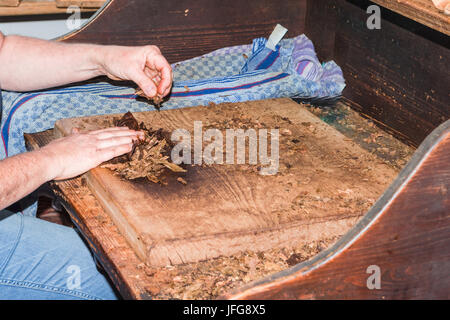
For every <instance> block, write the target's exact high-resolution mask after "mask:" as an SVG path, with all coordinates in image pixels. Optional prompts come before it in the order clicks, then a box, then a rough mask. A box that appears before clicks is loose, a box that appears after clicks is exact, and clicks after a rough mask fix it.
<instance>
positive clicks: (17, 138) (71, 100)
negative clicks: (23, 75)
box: [0, 35, 345, 159]
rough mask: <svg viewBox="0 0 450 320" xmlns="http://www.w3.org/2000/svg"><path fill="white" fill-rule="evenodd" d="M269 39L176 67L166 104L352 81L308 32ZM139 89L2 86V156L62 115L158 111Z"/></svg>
mask: <svg viewBox="0 0 450 320" xmlns="http://www.w3.org/2000/svg"><path fill="white" fill-rule="evenodd" d="M266 41H267V40H266V39H264V38H257V39H255V40H253V43H252V44H250V45H242V46H234V47H227V48H223V49H219V50H216V51H213V52H211V53H208V54H206V55H203V56H201V57H196V58H193V59H190V60H186V61H183V62H180V63H176V64H174V65H172V68H173V73H174V83H173V88H172V93H171V96H170V98H169V100H168V101H166V102H165V103H164V104H163V106H162V107H163V109H174V108H182V107H190V106H198V105H208V104H209V103H210V102H214V103H222V102H241V101H249V100H260V99H268V98H280V97H291V98H301V99H305V100H308V101H311V99H313V100H314V99H316V100H323V99H333V98H336V97H339V96H340V95H341V93H342V90H343V89H344V87H345V81H344V78H343V75H342V71H341V69H340V68H339V66H337V65H336V64H335V63H334V62H333V61H330V62H327V63H324V64H321V63H320V62H319V61H318V59H317V57H316V54H315V51H314V46H313V44H312V42H311V41H310V40H309V39H308V38H307V37H306V36H305V35H300V36H298V37H295V38H292V39H285V40H281V41H280V43H279V44H278V45H277V47H276V50H275V51H272V50H270V49H267V48H266V47H265V43H266ZM134 91H135V89H134V88H132V87H130V86H125V85H123V86H117V85H112V84H110V83H107V82H98V83H89V84H84V85H73V86H67V87H64V88H56V89H51V90H44V91H38V92H30V93H18V92H8V91H3V111H2V117H1V128H0V135H1V142H0V159H3V158H5V157H8V156H12V155H15V154H18V153H21V152H24V151H25V144H24V138H23V134H24V133H34V132H39V131H43V130H46V129H50V128H53V126H54V123H55V121H56V120H58V119H61V118H69V117H81V116H89V115H100V114H111V113H124V112H127V111H131V112H138V111H149V110H153V107H152V106H151V105H149V104H148V103H146V102H145V101H142V100H139V101H138V100H136V98H137V97H136V95H135V94H134Z"/></svg>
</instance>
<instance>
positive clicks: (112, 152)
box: [98, 143, 133, 162]
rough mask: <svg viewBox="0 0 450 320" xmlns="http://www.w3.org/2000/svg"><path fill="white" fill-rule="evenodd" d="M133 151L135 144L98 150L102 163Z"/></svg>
mask: <svg viewBox="0 0 450 320" xmlns="http://www.w3.org/2000/svg"><path fill="white" fill-rule="evenodd" d="M132 149H133V144H132V143H130V144H122V145H116V146H111V147H109V148H105V149H101V150H98V157H99V161H100V162H105V161H108V160H111V159H112V158H115V157H118V156H121V155H123V154H125V153H128V152H130V151H131V150H132Z"/></svg>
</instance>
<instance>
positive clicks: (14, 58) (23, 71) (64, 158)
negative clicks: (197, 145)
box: [0, 33, 172, 210]
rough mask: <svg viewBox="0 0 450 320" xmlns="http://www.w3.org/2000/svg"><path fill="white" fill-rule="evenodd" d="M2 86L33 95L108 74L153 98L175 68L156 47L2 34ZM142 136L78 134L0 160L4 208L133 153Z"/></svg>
mask: <svg viewBox="0 0 450 320" xmlns="http://www.w3.org/2000/svg"><path fill="white" fill-rule="evenodd" d="M0 66H1V68H0V86H1V88H2V89H3V90H12V91H19V92H20V91H31V90H40V89H46V88H50V87H55V86H61V85H65V84H69V83H72V82H78V81H83V80H87V79H90V78H93V77H96V76H101V75H106V76H108V77H109V78H111V79H114V80H132V81H134V82H135V83H136V84H137V85H138V86H139V87H140V88H141V89H142V90H143V91H144V93H145V94H146V95H147V96H149V97H154V96H155V95H159V96H161V97H164V96H166V95H167V94H168V93H169V92H170V88H171V85H172V69H171V67H170V65H169V64H168V62H167V61H166V59H165V58H164V57H163V56H162V54H161V52H160V51H159V49H158V48H157V47H155V46H142V47H122V46H100V45H91V44H63V43H57V42H53V41H45V40H38V39H32V38H27V37H19V36H3V35H2V34H1V33H0ZM141 136H142V133H141V132H137V131H133V130H129V129H128V128H109V129H105V130H99V131H93V132H88V133H79V132H74V133H73V134H72V135H70V136H68V137H65V138H61V139H57V140H55V141H53V142H52V143H50V144H48V145H47V146H45V147H43V148H41V149H40V150H37V151H33V152H26V153H23V154H19V155H16V156H13V157H9V158H6V159H4V160H2V161H0V210H1V209H4V208H6V207H8V206H9V205H11V204H13V203H14V202H16V201H18V200H20V199H22V198H23V197H24V196H26V195H28V194H29V193H31V192H33V191H34V190H36V189H37V188H38V187H39V186H40V185H42V184H43V183H45V182H47V181H51V180H64V179H69V178H72V177H75V176H78V175H80V174H82V173H84V172H86V171H88V170H90V169H92V168H94V167H96V166H98V165H99V164H101V163H102V162H104V161H107V160H110V159H112V158H114V157H117V156H120V155H122V154H125V153H127V152H130V151H131V149H132V145H133V141H134V140H136V139H138V138H139V137H141Z"/></svg>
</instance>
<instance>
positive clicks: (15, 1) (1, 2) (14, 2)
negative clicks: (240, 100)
mask: <svg viewBox="0 0 450 320" xmlns="http://www.w3.org/2000/svg"><path fill="white" fill-rule="evenodd" d="M19 2H20V0H0V7H17V6H18V5H19Z"/></svg>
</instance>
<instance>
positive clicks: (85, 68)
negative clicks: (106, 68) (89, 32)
mask: <svg viewBox="0 0 450 320" xmlns="http://www.w3.org/2000/svg"><path fill="white" fill-rule="evenodd" d="M0 37H2V38H3V39H0V85H1V87H2V88H3V89H6V90H12V91H32V90H39V89H44V88H50V87H55V86H60V85H65V84H68V83H72V82H77V81H83V80H87V79H90V78H93V77H96V76H98V75H102V74H103V72H102V66H101V63H100V57H101V55H102V54H103V52H102V50H104V47H102V46H99V45H92V44H65V43H60V42H56V41H46V40H39V39H33V38H28V37H21V36H3V35H1V34H0Z"/></svg>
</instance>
